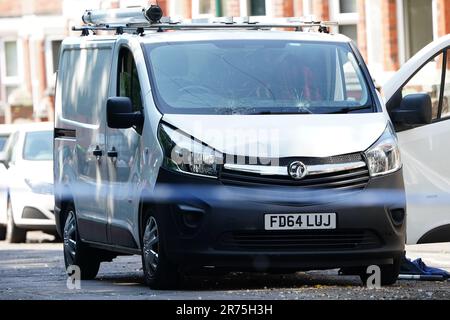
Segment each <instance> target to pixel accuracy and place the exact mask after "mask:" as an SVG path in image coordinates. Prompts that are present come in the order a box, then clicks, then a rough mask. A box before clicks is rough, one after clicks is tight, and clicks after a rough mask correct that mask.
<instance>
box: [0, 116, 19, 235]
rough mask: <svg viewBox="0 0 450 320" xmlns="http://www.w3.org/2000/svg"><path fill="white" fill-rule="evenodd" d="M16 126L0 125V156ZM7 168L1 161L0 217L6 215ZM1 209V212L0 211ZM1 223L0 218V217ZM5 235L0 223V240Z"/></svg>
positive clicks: (2, 155)
mask: <svg viewBox="0 0 450 320" xmlns="http://www.w3.org/2000/svg"><path fill="white" fill-rule="evenodd" d="M16 127H17V126H16V125H11V124H2V125H0V158H2V157H4V153H5V151H6V147H7V141H8V138H9V136H10V135H11V133H12V132H13V131H14V130H15V128H16ZM7 186H8V184H7V169H6V166H5V164H4V163H3V162H1V163H0V217H1V216H2V215H6V211H5V210H6V201H7V198H8V193H7ZM2 210H3V212H1V211H2ZM0 223H1V218H0ZM5 236H6V228H5V227H4V226H2V225H1V224H0V240H3V239H4V238H5Z"/></svg>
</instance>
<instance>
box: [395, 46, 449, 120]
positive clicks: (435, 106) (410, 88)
mask: <svg viewBox="0 0 450 320" xmlns="http://www.w3.org/2000/svg"><path fill="white" fill-rule="evenodd" d="M442 67H443V54H442V53H441V54H439V55H437V56H436V57H435V58H433V59H431V60H430V61H428V62H427V63H426V64H425V65H424V66H423V67H422V68H421V69H420V70H419V72H417V73H416V74H415V75H414V76H413V77H412V78H411V79H410V80H409V81H408V82H407V83H406V84H405V85H404V86H403V88H402V97H403V98H404V97H406V96H407V95H409V94H414V93H426V94H428V95H429V96H430V97H431V103H432V113H431V114H432V119H433V120H436V119H438V118H439V105H440V103H441V101H440V97H439V96H440V92H441V81H442V71H443V70H442Z"/></svg>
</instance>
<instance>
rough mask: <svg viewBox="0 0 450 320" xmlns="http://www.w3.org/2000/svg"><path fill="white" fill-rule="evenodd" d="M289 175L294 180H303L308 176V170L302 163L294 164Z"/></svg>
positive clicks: (296, 162) (291, 165) (289, 169)
mask: <svg viewBox="0 0 450 320" xmlns="http://www.w3.org/2000/svg"><path fill="white" fill-rule="evenodd" d="M288 171H289V175H290V176H291V177H292V179H295V180H301V179H303V178H304V177H305V176H306V175H307V174H308V169H307V168H306V166H305V164H304V163H303V162H301V161H295V162H292V163H291V164H290V165H289V168H288Z"/></svg>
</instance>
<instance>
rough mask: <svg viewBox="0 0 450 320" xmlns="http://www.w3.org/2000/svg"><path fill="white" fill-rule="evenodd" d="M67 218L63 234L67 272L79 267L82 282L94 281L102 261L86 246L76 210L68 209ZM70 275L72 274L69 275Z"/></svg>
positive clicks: (70, 207) (71, 207)
mask: <svg viewBox="0 0 450 320" xmlns="http://www.w3.org/2000/svg"><path fill="white" fill-rule="evenodd" d="M66 212H67V218H66V222H65V225H64V232H63V237H64V241H63V243H64V244H63V246H64V262H65V265H66V270H67V268H68V267H69V266H78V267H79V268H80V271H81V275H80V279H81V280H92V279H94V278H95V277H96V276H97V273H98V270H99V269H100V263H101V260H100V258H99V256H98V255H96V254H95V250H94V249H91V248H89V247H88V246H87V245H86V244H84V243H83V242H82V241H81V239H80V237H79V233H78V225H77V219H76V215H75V208H74V207H73V206H69V207H67V209H66ZM69 275H70V274H69Z"/></svg>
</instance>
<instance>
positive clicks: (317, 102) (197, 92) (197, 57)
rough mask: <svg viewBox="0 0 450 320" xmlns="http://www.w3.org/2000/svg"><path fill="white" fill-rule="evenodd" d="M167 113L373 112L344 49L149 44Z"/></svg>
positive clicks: (251, 43) (158, 95) (256, 43)
mask: <svg viewBox="0 0 450 320" xmlns="http://www.w3.org/2000/svg"><path fill="white" fill-rule="evenodd" d="M146 52H147V56H148V62H149V63H148V65H149V74H150V75H151V77H152V79H151V80H152V84H153V87H154V98H155V102H156V104H157V106H158V108H160V110H161V111H162V112H163V113H178V114H179V113H181V114H284V113H294V114H295V113H302V114H303V113H304V114H319V113H320V114H330V113H349V112H364V113H368V112H375V111H376V108H375V107H374V105H373V100H372V99H371V96H370V94H369V90H368V87H367V83H366V81H365V78H364V75H363V73H362V71H361V69H360V67H359V64H358V63H357V60H356V58H355V56H354V54H353V52H352V51H351V47H350V45H349V44H346V43H342V44H341V43H325V42H320V43H319V42H296V41H281V40H264V41H262V40H246V41H234V40H218V41H200V42H189V43H188V42H175V43H164V44H156V45H155V44H148V45H146Z"/></svg>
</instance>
